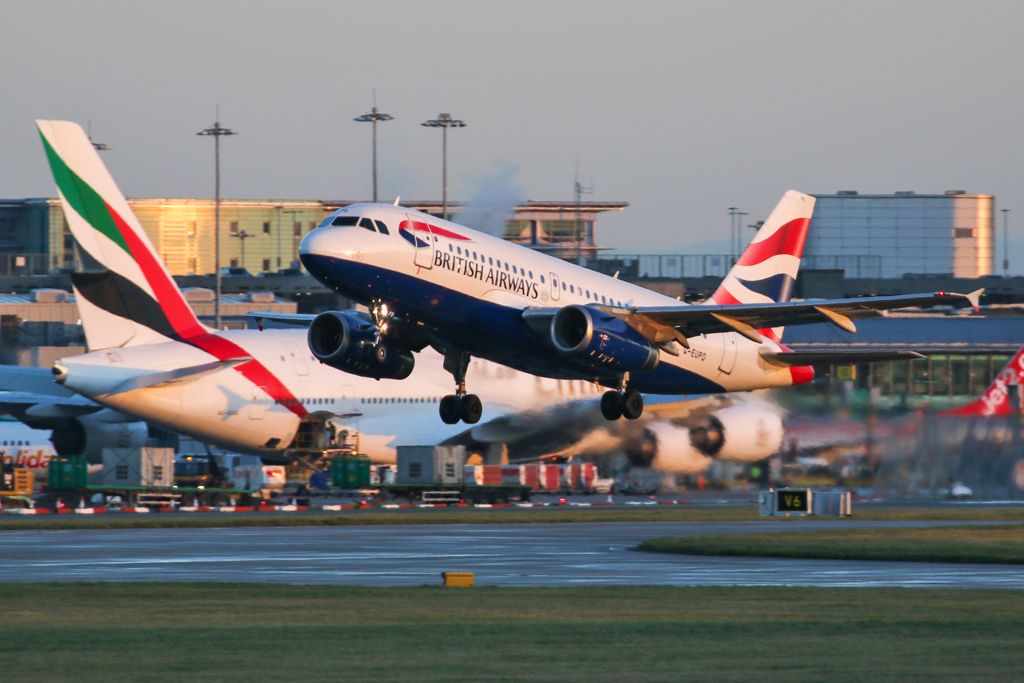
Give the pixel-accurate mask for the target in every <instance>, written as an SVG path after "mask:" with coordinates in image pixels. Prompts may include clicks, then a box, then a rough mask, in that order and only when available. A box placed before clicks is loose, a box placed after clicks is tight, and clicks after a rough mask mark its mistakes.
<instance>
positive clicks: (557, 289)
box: [549, 273, 562, 301]
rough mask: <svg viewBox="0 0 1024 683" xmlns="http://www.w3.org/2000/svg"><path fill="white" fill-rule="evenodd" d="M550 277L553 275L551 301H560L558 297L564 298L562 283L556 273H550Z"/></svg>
mask: <svg viewBox="0 0 1024 683" xmlns="http://www.w3.org/2000/svg"><path fill="white" fill-rule="evenodd" d="M549 275H551V299H552V301H558V297H560V296H562V285H561V282H560V281H559V279H558V276H557V275H555V274H554V273H549Z"/></svg>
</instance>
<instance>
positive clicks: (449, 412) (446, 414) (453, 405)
mask: <svg viewBox="0 0 1024 683" xmlns="http://www.w3.org/2000/svg"><path fill="white" fill-rule="evenodd" d="M459 409H460V405H459V397H458V396H456V395H455V394H448V395H447V396H445V397H443V398H442V399H441V403H440V404H438V406H437V412H438V413H440V414H441V422H444V423H445V424H446V425H453V424H455V423H457V422H458V421H459V418H460V417H461V415H460V414H459V413H460V410H459Z"/></svg>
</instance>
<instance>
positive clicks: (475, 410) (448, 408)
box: [438, 349, 484, 425]
mask: <svg viewBox="0 0 1024 683" xmlns="http://www.w3.org/2000/svg"><path fill="white" fill-rule="evenodd" d="M469 359H470V356H469V354H468V353H466V352H465V351H456V350H453V349H452V350H448V351H446V352H445V354H444V369H445V370H447V371H448V372H450V373H452V377H454V378H455V384H456V389H455V393H454V394H448V395H447V396H445V397H444V398H442V399H441V403H440V404H439V405H438V413H440V414H441V421H442V422H444V423H445V424H449V425H453V424H455V423H457V422H459V421H460V420H461V421H462V422H465V423H466V424H476V423H477V422H479V421H480V416H481V415H482V414H483V412H484V407H483V404H482V403H480V397H479V396H477V395H476V394H467V393H466V370H467V369H469Z"/></svg>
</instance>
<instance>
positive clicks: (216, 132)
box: [196, 121, 238, 330]
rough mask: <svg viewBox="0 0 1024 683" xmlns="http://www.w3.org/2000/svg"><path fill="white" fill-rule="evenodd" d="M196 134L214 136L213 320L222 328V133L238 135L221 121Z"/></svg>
mask: <svg viewBox="0 0 1024 683" xmlns="http://www.w3.org/2000/svg"><path fill="white" fill-rule="evenodd" d="M196 135H212V136H213V177H214V181H213V188H214V199H213V206H214V209H213V266H214V290H215V291H216V294H215V296H216V298H215V299H214V300H213V321H214V327H216V328H217V329H218V330H219V329H220V291H221V283H220V138H221V136H222V135H238V133H236V132H235V131H233V130H231V129H230V128H222V127H221V125H220V121H214V122H213V127H212V128H204V129H203V130H201V131H199V132H198V133H196Z"/></svg>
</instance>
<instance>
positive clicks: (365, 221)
mask: <svg viewBox="0 0 1024 683" xmlns="http://www.w3.org/2000/svg"><path fill="white" fill-rule="evenodd" d="M359 227H360V228H366V229H367V230H369V231H370V232H377V226H376V225H374V224H373V220H372V219H369V218H362V219H360V220H359Z"/></svg>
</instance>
